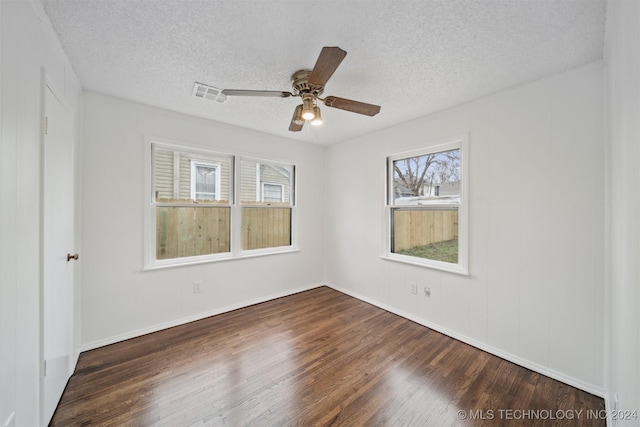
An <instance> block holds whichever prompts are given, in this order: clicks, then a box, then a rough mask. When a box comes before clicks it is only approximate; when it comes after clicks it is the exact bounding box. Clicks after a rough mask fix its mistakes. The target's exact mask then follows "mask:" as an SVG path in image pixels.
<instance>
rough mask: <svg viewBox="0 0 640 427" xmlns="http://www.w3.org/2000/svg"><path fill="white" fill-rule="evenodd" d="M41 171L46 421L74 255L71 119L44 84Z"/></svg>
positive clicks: (64, 369)
mask: <svg viewBox="0 0 640 427" xmlns="http://www.w3.org/2000/svg"><path fill="white" fill-rule="evenodd" d="M45 92H46V94H45V136H44V171H43V178H44V180H43V189H42V190H43V209H42V214H43V291H42V310H43V312H42V322H43V323H42V331H43V332H42V334H43V339H42V347H43V358H44V361H43V362H44V370H43V375H44V377H43V378H42V422H43V424H44V425H46V424H48V423H49V421H50V420H51V416H52V415H53V412H54V411H55V409H56V406H57V405H58V401H59V400H60V396H62V392H63V391H64V388H65V386H66V384H67V381H68V379H69V377H70V376H71V374H72V372H71V370H72V366H71V365H72V363H73V353H74V349H73V336H74V322H73V317H74V314H73V310H74V303H73V295H74V286H73V272H74V267H75V264H76V261H75V260H74V259H71V260H67V254H69V253H70V254H71V255H73V254H74V244H75V238H74V211H75V206H74V205H75V197H74V196H75V193H74V188H75V185H74V176H75V171H74V138H73V135H74V126H75V125H74V118H73V114H72V113H71V111H70V110H68V109H67V108H66V107H65V106H64V105H63V104H62V103H61V102H60V101H59V100H58V98H57V97H56V96H55V94H54V93H53V92H52V91H51V89H50V88H49V87H48V86H47V87H46V88H45Z"/></svg>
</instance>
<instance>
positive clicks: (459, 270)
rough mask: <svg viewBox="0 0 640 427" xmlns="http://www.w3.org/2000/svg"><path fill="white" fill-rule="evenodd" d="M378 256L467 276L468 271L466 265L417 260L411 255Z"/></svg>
mask: <svg viewBox="0 0 640 427" xmlns="http://www.w3.org/2000/svg"><path fill="white" fill-rule="evenodd" d="M380 258H382V259H384V260H387V261H394V262H400V263H403V264H409V265H415V266H417V267H423V268H430V269H433V270H440V271H446V272H447V273H454V274H459V275H461V276H469V271H468V270H467V268H466V267H462V266H452V265H451V264H447V263H441V262H437V261H435V262H433V261H432V262H422V261H419V260H415V261H414V260H413V259H411V257H403V256H397V255H382V256H381V257H380Z"/></svg>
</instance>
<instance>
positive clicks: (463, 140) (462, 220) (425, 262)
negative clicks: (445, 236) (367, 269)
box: [381, 134, 469, 275]
mask: <svg viewBox="0 0 640 427" xmlns="http://www.w3.org/2000/svg"><path fill="white" fill-rule="evenodd" d="M458 148H459V149H460V169H461V176H460V203H459V204H458V205H457V206H458V262H457V263H456V264H454V263H449V262H443V261H436V260H430V259H426V258H418V257H412V256H408V255H400V254H396V253H393V252H391V239H392V237H393V236H392V235H391V232H392V226H391V220H392V214H391V211H392V209H394V208H411V207H412V206H410V205H409V206H407V205H394V204H393V162H394V161H395V160H401V159H406V158H408V157H416V156H421V155H425V154H430V153H437V152H442V151H449V150H455V149H458ZM468 157H469V136H468V134H464V135H459V136H454V137H451V138H446V139H440V140H437V141H431V142H428V143H426V144H425V148H422V149H419V150H412V151H408V152H403V153H397V154H392V155H389V156H387V157H386V165H387V166H386V183H387V185H386V189H385V192H386V194H385V200H386V205H385V208H384V217H385V221H384V224H385V226H384V227H383V228H384V230H383V245H382V247H383V251H382V252H383V253H382V255H381V257H382V258H383V259H387V260H390V261H396V262H402V263H405V264H411V265H417V266H420V267H427V268H432V269H436V270H442V271H447V272H451V273H456V274H462V275H469V266H468V247H469V244H468V243H469V242H468V240H469V234H468V233H469V227H468V222H469V213H468V206H469V203H468V198H469V190H468V189H469V184H468V180H469V178H468V177H469V166H468ZM442 207H447V205H430V206H425V207H424V208H425V209H429V208H442ZM449 207H451V205H449Z"/></svg>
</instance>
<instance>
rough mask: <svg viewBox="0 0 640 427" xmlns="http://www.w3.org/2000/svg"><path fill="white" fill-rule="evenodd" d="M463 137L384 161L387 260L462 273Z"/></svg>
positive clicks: (464, 271) (465, 269) (463, 249)
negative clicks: (386, 171)
mask: <svg viewBox="0 0 640 427" xmlns="http://www.w3.org/2000/svg"><path fill="white" fill-rule="evenodd" d="M465 146H466V138H457V139H454V140H449V141H446V142H443V143H439V144H436V145H432V146H431V147H429V148H426V149H423V150H418V151H414V152H410V153H403V154H399V155H394V156H390V157H388V158H387V170H388V173H387V175H388V176H387V180H388V190H387V191H388V194H387V201H388V205H387V214H388V220H389V227H388V230H389V233H388V241H387V250H386V256H387V258H389V259H393V260H397V261H403V262H408V263H412V264H418V265H424V266H428V267H433V268H438V269H442V270H447V271H453V272H458V273H463V274H466V272H467V264H466V258H467V256H466V248H467V244H466V232H467V231H466V194H465V193H466V188H467V186H466V184H465V182H466V165H465V161H464V160H465V158H464V152H465Z"/></svg>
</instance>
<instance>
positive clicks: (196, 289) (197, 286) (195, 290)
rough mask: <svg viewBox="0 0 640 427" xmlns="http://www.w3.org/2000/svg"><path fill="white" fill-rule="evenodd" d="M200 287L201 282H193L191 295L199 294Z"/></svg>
mask: <svg viewBox="0 0 640 427" xmlns="http://www.w3.org/2000/svg"><path fill="white" fill-rule="evenodd" d="M201 285H202V282H193V293H194V294H199V293H200V290H201V289H200V286H201Z"/></svg>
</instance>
